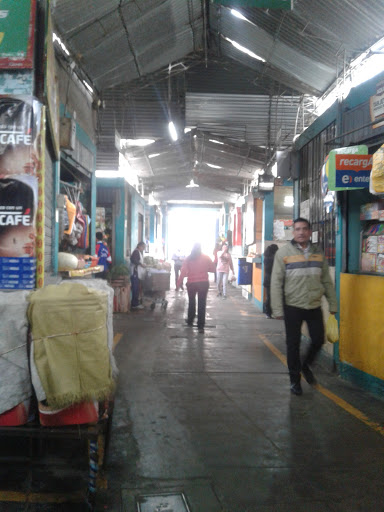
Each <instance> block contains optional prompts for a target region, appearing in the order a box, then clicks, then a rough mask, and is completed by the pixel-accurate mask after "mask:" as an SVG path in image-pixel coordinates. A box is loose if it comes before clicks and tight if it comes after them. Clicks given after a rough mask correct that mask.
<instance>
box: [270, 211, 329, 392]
mask: <svg viewBox="0 0 384 512" xmlns="http://www.w3.org/2000/svg"><path fill="white" fill-rule="evenodd" d="M311 234H312V232H311V226H310V223H309V221H308V220H307V219H303V218H301V217H300V218H298V219H296V220H295V221H293V240H292V241H291V242H290V243H287V244H286V245H285V246H284V247H281V248H280V249H279V250H278V251H277V253H276V255H275V261H274V264H273V270H272V280H271V298H272V311H273V315H274V317H275V318H278V319H284V322H285V330H286V343H287V362H288V370H289V377H290V381H291V392H292V393H293V394H295V395H301V394H302V392H303V391H302V389H301V384H300V377H301V375H300V371H301V372H302V373H303V376H304V378H305V380H306V381H307V382H308V384H314V383H315V382H316V380H315V377H314V375H313V373H312V371H311V369H310V366H311V364H312V363H313V361H314V360H315V357H316V355H317V354H318V352H319V351H320V349H321V346H322V344H323V343H324V323H323V315H322V311H321V307H320V305H321V298H322V296H323V295H325V296H326V298H327V300H328V304H329V310H330V312H331V314H333V315H334V314H335V313H336V312H337V300H336V294H335V290H334V286H333V283H332V279H331V277H330V275H329V268H328V263H327V260H326V259H325V257H324V255H323V254H322V252H321V251H320V250H319V249H318V248H317V246H316V245H313V244H311V242H310V238H311ZM303 321H305V322H306V323H307V325H308V330H309V335H310V337H311V344H310V346H309V349H308V351H307V353H306V355H305V356H304V359H303V362H302V363H301V362H300V340H301V326H302V323H303Z"/></svg>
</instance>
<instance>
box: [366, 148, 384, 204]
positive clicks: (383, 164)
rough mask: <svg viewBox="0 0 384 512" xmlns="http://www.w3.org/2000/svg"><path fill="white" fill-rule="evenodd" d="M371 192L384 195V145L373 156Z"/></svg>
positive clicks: (370, 181)
mask: <svg viewBox="0 0 384 512" xmlns="http://www.w3.org/2000/svg"><path fill="white" fill-rule="evenodd" d="M369 191H370V193H371V194H384V144H383V145H382V146H381V147H380V148H379V149H378V150H377V151H376V153H374V154H373V159H372V172H371V177H370V180H369Z"/></svg>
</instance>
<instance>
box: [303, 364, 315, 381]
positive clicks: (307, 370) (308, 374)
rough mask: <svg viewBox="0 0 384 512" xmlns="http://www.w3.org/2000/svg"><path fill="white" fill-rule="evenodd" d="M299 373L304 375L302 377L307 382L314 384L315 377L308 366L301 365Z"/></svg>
mask: <svg viewBox="0 0 384 512" xmlns="http://www.w3.org/2000/svg"><path fill="white" fill-rule="evenodd" d="M301 373H302V374H303V376H304V379H305V380H306V381H307V382H308V384H316V378H315V376H314V375H313V373H312V370H310V368H309V366H303V368H302V369H301Z"/></svg>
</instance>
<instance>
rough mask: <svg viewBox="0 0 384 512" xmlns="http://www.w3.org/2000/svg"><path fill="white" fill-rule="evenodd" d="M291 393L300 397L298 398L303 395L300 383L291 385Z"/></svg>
mask: <svg viewBox="0 0 384 512" xmlns="http://www.w3.org/2000/svg"><path fill="white" fill-rule="evenodd" d="M291 393H293V394H294V395H298V396H300V395H302V394H303V390H302V389H301V384H300V382H294V383H292V384H291Z"/></svg>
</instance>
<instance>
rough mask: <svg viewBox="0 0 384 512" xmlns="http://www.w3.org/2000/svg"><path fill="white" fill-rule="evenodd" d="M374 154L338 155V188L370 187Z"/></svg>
mask: <svg viewBox="0 0 384 512" xmlns="http://www.w3.org/2000/svg"><path fill="white" fill-rule="evenodd" d="M371 170H372V155H336V187H337V188H339V187H340V188H362V187H363V188H369V176H370V174H371Z"/></svg>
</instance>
